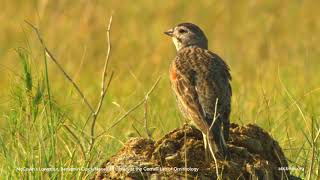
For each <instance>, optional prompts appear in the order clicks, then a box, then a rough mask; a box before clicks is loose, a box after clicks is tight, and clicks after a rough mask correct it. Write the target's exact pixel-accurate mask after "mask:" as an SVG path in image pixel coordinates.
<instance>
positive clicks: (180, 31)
mask: <svg viewBox="0 0 320 180" xmlns="http://www.w3.org/2000/svg"><path fill="white" fill-rule="evenodd" d="M186 32H187V30H184V29H179V33H180V34H183V33H186Z"/></svg>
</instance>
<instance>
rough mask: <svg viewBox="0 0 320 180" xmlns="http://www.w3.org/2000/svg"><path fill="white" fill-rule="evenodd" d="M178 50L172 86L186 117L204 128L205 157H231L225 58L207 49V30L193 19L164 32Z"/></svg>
mask: <svg viewBox="0 0 320 180" xmlns="http://www.w3.org/2000/svg"><path fill="white" fill-rule="evenodd" d="M164 33H165V34H166V35H168V36H170V37H171V38H172V41H173V44H174V45H175V48H176V50H177V54H176V57H175V58H174V59H173V61H172V62H171V65H170V69H169V74H170V75H169V76H170V82H171V87H172V89H173V92H174V94H175V96H176V101H177V104H178V107H179V109H180V111H181V112H182V114H183V115H184V117H185V118H186V119H188V120H191V123H192V124H193V125H195V127H196V128H197V129H199V130H200V131H201V132H202V135H203V141H204V149H205V156H206V159H208V158H211V157H212V156H213V158H215V156H216V155H217V156H219V157H222V158H225V159H228V158H229V156H230V154H229V152H228V148H227V145H226V141H227V140H228V138H229V127H230V120H229V116H230V112H231V96H232V89H231V85H230V82H231V79H232V78H231V74H230V68H229V66H228V65H227V64H226V62H225V61H224V60H223V59H222V58H221V57H220V56H218V55H217V54H215V53H213V52H211V51H210V50H208V39H207V37H206V35H205V33H204V32H203V31H202V30H201V29H200V27H198V26H197V25H195V24H193V23H189V22H186V23H180V24H178V25H176V26H175V27H173V28H170V29H169V30H167V31H165V32H164Z"/></svg>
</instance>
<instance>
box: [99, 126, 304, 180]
mask: <svg viewBox="0 0 320 180" xmlns="http://www.w3.org/2000/svg"><path fill="white" fill-rule="evenodd" d="M227 144H228V148H229V151H230V154H231V158H230V160H224V159H217V161H216V162H215V161H214V160H206V159H205V155H204V154H205V153H204V146H203V140H202V134H201V132H200V131H199V130H197V129H196V128H194V127H192V126H189V125H185V126H183V127H182V128H178V129H175V130H173V131H171V132H169V133H168V134H166V135H165V136H164V137H162V138H161V139H159V140H157V141H153V140H151V139H146V138H132V139H130V140H129V141H128V142H127V143H126V144H125V146H124V147H123V148H122V149H121V150H120V151H119V152H118V153H116V154H115V155H114V156H112V157H111V158H110V159H109V160H107V161H106V162H105V163H103V164H102V166H101V168H105V169H104V170H101V171H100V172H98V173H97V174H95V176H94V178H93V179H139V180H140V179H217V178H218V176H219V177H220V178H221V179H231V180H233V179H268V180H272V179H274V180H278V179H299V178H297V177H294V176H291V175H290V172H289V171H281V170H279V168H280V167H288V163H287V160H286V158H285V156H284V154H283V152H282V150H281V148H280V146H279V144H278V142H277V141H275V140H274V139H272V138H271V136H270V135H269V134H268V133H267V132H265V131H264V130H263V129H261V128H260V127H258V126H256V125H253V124H249V125H246V126H239V125H237V124H232V125H231V128H230V139H229V141H228V142H227ZM186 167H187V168H186Z"/></svg>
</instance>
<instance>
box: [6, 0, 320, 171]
mask: <svg viewBox="0 0 320 180" xmlns="http://www.w3.org/2000/svg"><path fill="white" fill-rule="evenodd" d="M1 4H2V5H1V7H0V33H1V34H0V88H1V90H0V112H1V119H0V127H1V131H0V133H1V137H2V140H3V141H2V142H1V141H0V142H1V143H0V144H1V146H2V150H3V149H7V150H8V149H10V148H9V146H11V145H12V143H13V142H14V141H16V138H17V136H19V134H20V135H21V133H17V132H16V131H15V130H12V131H11V130H10V131H8V129H7V128H8V127H9V126H10V123H11V122H12V121H10V119H11V118H10V117H11V116H10V115H9V114H10V112H12V111H14V109H17V108H18V107H19V106H18V105H17V103H16V98H15V97H14V96H15V93H13V92H15V89H17V86H19V83H20V80H21V76H22V75H21V74H22V69H23V68H22V65H21V62H20V60H19V56H18V55H17V53H16V51H15V48H18V47H23V48H25V49H27V51H28V53H29V54H30V61H29V62H30V67H31V71H32V77H33V78H34V79H40V80H41V79H42V76H43V72H44V71H45V69H44V63H43V62H44V61H43V59H44V57H43V51H42V48H41V45H40V44H39V42H38V40H37V38H36V35H35V33H34V32H33V31H32V30H31V28H30V27H29V26H27V25H26V24H25V23H24V21H25V20H27V21H29V22H31V23H32V24H34V25H36V26H37V27H39V28H40V31H41V33H42V35H43V37H44V39H45V42H46V44H47V46H48V47H49V49H50V50H51V51H52V52H53V53H54V55H55V56H56V57H57V59H58V60H59V62H60V63H61V64H62V65H63V67H64V68H65V69H66V71H67V72H68V73H69V74H70V75H71V76H72V78H73V79H74V80H75V82H76V83H77V84H79V86H80V88H81V89H82V90H83V92H84V94H85V95H86V96H87V97H88V99H89V100H90V102H91V103H92V104H96V103H97V101H98V99H99V95H100V81H101V80H100V79H101V73H102V69H103V64H104V60H105V56H106V52H107V41H106V28H107V25H108V19H109V17H110V15H111V14H112V12H113V23H112V28H111V43H112V50H111V59H110V66H109V70H114V72H115V75H114V79H113V81H112V84H111V87H110V90H109V92H108V94H107V97H106V99H105V102H104V106H103V109H102V112H101V115H100V116H99V118H98V121H97V126H96V131H97V133H99V132H102V131H103V130H105V129H106V128H108V127H110V125H111V124H112V123H113V122H114V121H115V120H116V119H117V118H118V117H120V116H121V115H122V114H124V113H125V112H126V111H127V110H129V109H130V108H131V107H133V106H134V105H135V104H136V103H138V102H139V101H140V100H141V99H142V98H143V96H144V94H145V93H146V92H147V91H148V90H149V89H150V87H151V86H152V85H153V83H154V82H155V80H156V79H157V78H158V77H159V76H161V77H162V78H161V81H160V83H159V84H158V86H157V87H156V89H155V90H154V92H153V93H152V95H151V97H150V99H149V101H148V113H147V114H148V120H149V126H150V128H151V129H152V130H154V133H153V137H154V138H159V137H161V136H162V135H164V134H165V133H167V132H169V131H170V130H172V129H174V128H176V127H179V126H181V125H182V124H183V123H184V119H183V117H182V116H181V115H180V112H179V110H178V108H177V107H176V103H175V98H174V96H173V93H172V92H171V88H170V83H169V79H168V68H169V64H170V62H171V61H172V59H173V58H174V56H175V48H174V46H173V44H172V42H171V40H170V39H169V38H168V37H166V36H164V34H163V32H164V31H165V30H167V29H168V28H170V27H173V26H175V25H176V24H178V23H181V22H193V23H195V24H197V25H199V26H200V27H201V28H202V29H203V30H204V31H205V33H206V35H207V37H208V39H209V48H210V50H212V51H213V52H215V53H217V54H219V55H220V56H221V57H222V58H223V59H224V60H225V61H226V62H227V63H228V64H229V66H230V68H231V74H232V77H233V80H232V87H233V97H232V114H231V121H232V122H236V123H239V124H248V123H257V124H258V125H259V126H261V127H263V128H264V129H265V130H266V131H268V132H270V134H271V135H272V136H273V137H274V138H275V139H276V140H277V141H279V143H280V145H281V147H283V149H284V152H285V154H286V156H287V157H288V158H289V159H290V163H291V164H290V165H292V166H302V167H305V168H306V169H305V171H304V172H302V171H297V172H294V174H296V175H301V176H303V177H305V176H307V175H308V172H309V171H308V170H310V167H311V166H310V159H312V151H311V150H312V147H314V148H315V147H318V146H319V141H317V142H314V143H312V142H311V141H312V139H314V135H315V134H316V131H317V130H318V128H319V126H318V124H319V114H320V110H319V108H318V107H319V105H320V101H319V97H318V96H319V94H320V91H319V90H320V78H319V76H320V71H319V69H320V63H319V57H320V46H319V45H318V43H319V42H320V21H319V17H320V12H319V7H320V1H312V0H306V1H302V0H290V1H289V0H284V1H275V0H271V1H255V0H239V1H232V0H226V1H209V0H207V1H183V0H179V1H150V0H140V1H129V0H127V1H117V0H113V1H104V0H92V1H91V0H81V1H68V0H57V1H49V0H38V1H35V0H33V1H19V0H13V1H3V2H1ZM48 62H49V64H48V68H49V81H50V86H51V92H52V96H53V99H54V100H55V102H56V104H57V106H59V107H60V109H61V111H63V112H64V113H65V114H67V115H63V116H61V118H62V119H64V120H63V123H61V124H58V125H57V127H60V126H62V125H63V124H69V125H72V126H74V127H75V129H77V128H79V127H80V126H83V125H84V123H85V121H86V118H87V116H88V115H89V110H88V108H87V107H86V106H85V105H84V103H83V102H82V100H81V98H80V97H79V96H78V94H77V93H76V92H75V90H74V89H73V87H72V86H71V84H70V83H69V82H68V81H67V80H66V79H65V77H64V76H63V75H62V74H61V73H60V71H59V70H58V69H57V67H56V66H55V65H54V64H53V63H52V62H51V61H50V60H48ZM20 113H22V114H23V112H20ZM20 115H21V114H20ZM66 117H68V118H66ZM44 119H46V118H45V115H43V119H41V118H40V117H38V119H37V121H36V124H37V123H38V122H46V121H45V120H44ZM143 119H144V108H143V106H141V107H140V108H139V109H137V110H136V111H135V112H133V113H132V114H130V115H129V116H128V117H127V118H126V119H124V120H123V121H122V122H121V123H120V124H119V125H118V126H116V127H115V128H113V129H112V130H111V131H110V132H108V133H107V134H108V136H106V137H103V138H102V139H101V140H100V141H99V143H98V145H97V146H96V147H95V148H96V149H95V150H96V151H94V152H95V153H96V154H94V156H93V157H94V159H95V160H94V163H93V164H96V165H99V164H100V163H102V162H103V161H104V160H105V159H107V158H108V157H109V156H110V155H112V154H114V153H115V152H116V150H117V149H119V148H120V147H121V146H122V144H121V143H120V142H125V141H126V140H127V139H128V138H129V137H132V136H140V135H141V136H146V134H145V131H144V128H143ZM312 120H313V121H312ZM19 121H21V122H23V121H28V120H27V119H25V118H20V119H19ZM312 122H313V123H312ZM26 124H28V122H27V123H26ZM26 126H27V125H26ZM36 126H39V127H32V128H30V130H31V131H30V132H28V134H30V133H31V134H32V133H34V135H33V136H32V135H30V136H31V137H30V143H34V144H37V142H38V141H39V142H40V140H39V139H41V137H39V135H38V133H37V129H38V128H40V129H41V127H42V125H36ZM27 127H28V126H27ZM33 128H35V129H33ZM13 129H14V128H13ZM86 131H87V132H89V129H88V128H87V129H86ZM13 132H15V133H13ZM56 132H57V133H56V134H55V135H54V138H56V144H55V146H54V147H52V148H57V149H56V151H55V153H56V154H58V155H59V156H55V157H54V158H53V159H50V161H48V162H47V163H48V164H47V166H54V165H56V164H55V163H56V162H57V161H59V163H60V164H64V165H65V166H85V164H86V163H85V162H86V161H85V160H83V161H82V159H81V158H79V159H78V160H77V162H76V163H75V162H74V161H70V162H69V161H68V157H69V155H68V153H67V152H68V151H70V149H71V150H72V149H74V150H75V151H76V152H78V151H79V150H78V149H79V148H78V147H77V146H76V144H77V143H75V140H74V139H72V138H71V139H70V140H69V139H68V138H67V137H66V134H67V132H65V131H63V130H61V129H59V128H57V129H56ZM25 133H26V132H25ZM76 135H77V136H81V134H77V133H76ZM18 139H19V138H18ZM62 141H63V142H62ZM83 141H84V142H83V143H85V140H83ZM41 142H42V140H41ZM44 142H45V140H44ZM26 144H28V143H26ZM26 144H25V146H27V145H26ZM312 144H313V146H312ZM68 145H70V147H69V146H68ZM21 146H24V144H23V143H22V145H21ZM60 146H61V148H58V147H60ZM18 147H20V145H19V146H17V147H14V146H11V148H12V149H11V150H12V151H11V152H12V153H11V154H12V155H11V156H10V157H11V160H13V159H17V158H18V157H19V155H18V154H19V153H18V154H17V152H15V151H13V150H17V148H18ZM65 147H69V150H67V149H68V148H65ZM40 149H41V148H40ZM318 150H319V149H316V152H317V153H319V151H318ZM9 151H10V150H9ZM3 152H4V150H3ZM26 152H28V151H26ZM45 152H46V150H44V153H45ZM98 152H99V153H98ZM29 153H31V154H32V153H34V154H37V153H39V152H38V151H37V150H32V151H30V152H29ZM78 153H79V152H78ZM4 154H5V153H2V156H1V158H0V162H1V161H2V162H4V163H1V164H3V166H2V171H1V172H2V174H6V173H7V172H8V169H6V168H5V167H4V166H5V165H8V163H9V162H8V161H9V160H10V158H9V159H8V157H7V156H5V155H4ZM26 154H28V153H26ZM38 158H39V157H38V156H37V157H30V158H29V161H32V160H34V159H38ZM18 159H19V158H18ZM20 161H21V162H20V163H19V162H18V163H17V164H14V165H12V166H11V167H14V166H20V167H23V164H26V162H29V161H27V160H26V159H25V160H23V159H20ZM36 162H37V163H38V164H37V163H36V164H34V166H45V165H44V163H43V162H42V161H41V158H39V160H37V161H36ZM317 162H319V154H318V155H317V160H316V161H315V162H313V163H315V164H316V163H317ZM6 163H7V164H6ZM312 167H313V166H312ZM311 169H312V168H311ZM313 169H314V170H313V171H311V172H312V173H311V174H313V175H314V177H319V171H320V170H319V165H317V166H314V167H313ZM315 169H317V170H315ZM13 174H14V173H11V174H10V173H8V174H6V175H8V176H10V175H12V176H13ZM16 175H17V176H19V175H21V174H16ZM30 176H31V175H30ZM35 176H36V175H35ZM42 176H47V175H45V174H42ZM42 176H41V177H42ZM49 176H51V175H49ZM57 176H58V175H57ZM79 176H80V175H79Z"/></svg>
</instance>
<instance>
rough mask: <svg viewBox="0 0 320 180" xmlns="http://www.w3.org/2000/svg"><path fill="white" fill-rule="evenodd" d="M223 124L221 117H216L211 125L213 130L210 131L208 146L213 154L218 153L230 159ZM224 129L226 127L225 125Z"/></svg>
mask: <svg viewBox="0 0 320 180" xmlns="http://www.w3.org/2000/svg"><path fill="white" fill-rule="evenodd" d="M221 126H222V121H221V119H220V118H218V119H216V121H215V122H214V123H213V125H212V127H211V131H209V132H208V136H207V138H208V146H209V150H210V152H211V155H212V156H213V155H214V154H218V155H219V156H221V157H223V158H225V159H229V151H228V148H227V144H226V141H225V137H224V134H225V131H223V132H222V129H221ZM224 126H225V124H224ZM223 129H226V128H225V127H224V128H223ZM228 130H229V129H228ZM228 133H229V132H228Z"/></svg>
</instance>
